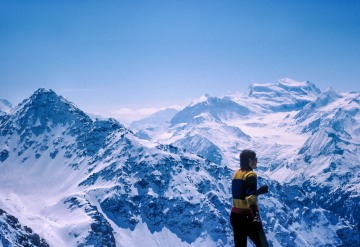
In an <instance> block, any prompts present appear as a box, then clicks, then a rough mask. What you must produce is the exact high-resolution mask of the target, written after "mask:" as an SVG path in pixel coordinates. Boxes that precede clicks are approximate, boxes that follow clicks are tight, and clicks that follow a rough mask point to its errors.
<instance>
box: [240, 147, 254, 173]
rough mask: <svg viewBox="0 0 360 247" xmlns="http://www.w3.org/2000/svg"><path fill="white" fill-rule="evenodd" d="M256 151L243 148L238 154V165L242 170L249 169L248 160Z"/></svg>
mask: <svg viewBox="0 0 360 247" xmlns="http://www.w3.org/2000/svg"><path fill="white" fill-rule="evenodd" d="M255 158H256V153H255V152H254V151H252V150H249V149H245V150H243V151H242V152H241V154H240V167H241V168H242V169H244V170H248V169H251V168H250V167H249V161H250V159H255Z"/></svg>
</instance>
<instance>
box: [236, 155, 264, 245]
mask: <svg viewBox="0 0 360 247" xmlns="http://www.w3.org/2000/svg"><path fill="white" fill-rule="evenodd" d="M240 167H241V168H240V169H239V170H238V171H236V173H235V175H234V177H233V180H232V196H233V200H232V201H233V206H232V209H231V216H230V222H231V225H232V227H233V232H234V240H235V246H236V247H243V246H246V245H247V237H249V238H250V239H251V240H252V241H253V242H254V243H255V245H256V246H268V243H267V240H266V236H265V233H264V230H263V228H262V223H261V219H260V215H259V209H258V203H257V195H258V192H257V175H256V173H255V172H254V171H253V169H255V168H257V158H256V153H255V152H254V151H252V150H244V151H242V152H241V154H240ZM266 189H267V187H266Z"/></svg>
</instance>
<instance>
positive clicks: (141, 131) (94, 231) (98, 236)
mask: <svg viewBox="0 0 360 247" xmlns="http://www.w3.org/2000/svg"><path fill="white" fill-rule="evenodd" d="M359 96H360V93H359V92H349V93H343V92H336V91H334V90H333V89H331V88H330V89H328V90H326V91H324V92H321V91H320V90H319V89H318V88H316V86H315V85H314V84H313V83H310V82H297V81H294V80H291V79H282V80H279V81H278V82H276V83H267V84H252V85H250V87H249V90H248V92H247V93H243V94H234V95H228V96H225V97H212V96H210V95H204V96H202V97H200V98H199V99H197V100H194V102H193V103H192V104H190V105H189V106H187V107H185V108H184V109H183V110H181V111H177V110H174V109H168V110H165V111H162V112H158V113H156V114H154V115H153V116H150V117H148V118H146V119H143V120H141V121H137V122H134V123H133V124H132V125H131V126H130V129H127V128H125V127H124V126H123V125H122V124H121V123H119V122H117V121H116V120H114V119H107V120H100V119H94V118H91V117H90V116H88V115H87V114H85V113H84V112H83V111H81V110H80V109H78V108H77V107H76V106H74V105H73V104H72V103H71V102H69V101H67V100H66V99H65V98H63V97H61V96H59V95H57V94H56V93H55V92H53V91H52V90H45V89H39V90H37V91H36V92H35V93H34V94H33V95H32V96H31V97H30V98H28V99H25V100H24V101H23V102H22V103H20V104H19V105H18V106H16V107H12V106H11V104H10V105H9V104H3V105H7V107H4V106H3V105H0V112H1V114H0V169H1V171H2V172H1V173H0V185H1V186H0V195H1V196H0V243H1V244H2V245H3V246H21V244H19V243H21V241H25V242H26V244H27V246H40V244H39V243H41V246H90V245H94V246H143V243H147V246H233V236H232V231H231V226H230V222H229V213H230V209H231V191H230V185H231V178H232V175H233V172H234V171H235V170H236V169H238V167H239V158H238V156H239V153H240V152H241V150H243V149H248V148H250V149H253V150H255V151H256V152H257V154H258V157H259V168H258V175H259V184H262V183H266V184H268V185H269V188H270V193H269V194H267V195H263V196H260V197H259V203H260V211H261V216H262V219H263V223H264V228H265V231H266V234H267V236H268V239H269V243H270V244H271V245H272V246H359V245H360V224H359V223H360V216H359V215H360V212H359V211H360V208H359V206H358V205H359V204H360V203H359V202H360V186H359V184H360V166H359V163H360V162H359V161H360V150H359V147H360V124H359V122H360V114H359V109H360V102H359V99H360V97H359ZM14 222H15V223H14ZM25 242H24V243H25ZM0 246H1V245H0Z"/></svg>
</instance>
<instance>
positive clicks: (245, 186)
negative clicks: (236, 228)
mask: <svg viewBox="0 0 360 247" xmlns="http://www.w3.org/2000/svg"><path fill="white" fill-rule="evenodd" d="M256 190H257V175H256V173H255V172H253V171H252V170H241V169H240V170H238V171H237V172H236V173H235V175H234V177H233V180H232V197H233V203H232V212H234V213H240V214H250V206H256V207H257V193H256Z"/></svg>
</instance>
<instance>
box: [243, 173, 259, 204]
mask: <svg viewBox="0 0 360 247" xmlns="http://www.w3.org/2000/svg"><path fill="white" fill-rule="evenodd" d="M245 183H246V197H245V199H246V202H247V204H248V206H252V205H256V206H257V192H256V191H257V176H256V174H255V173H252V174H250V175H249V176H248V177H247V178H246V181H245Z"/></svg>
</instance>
